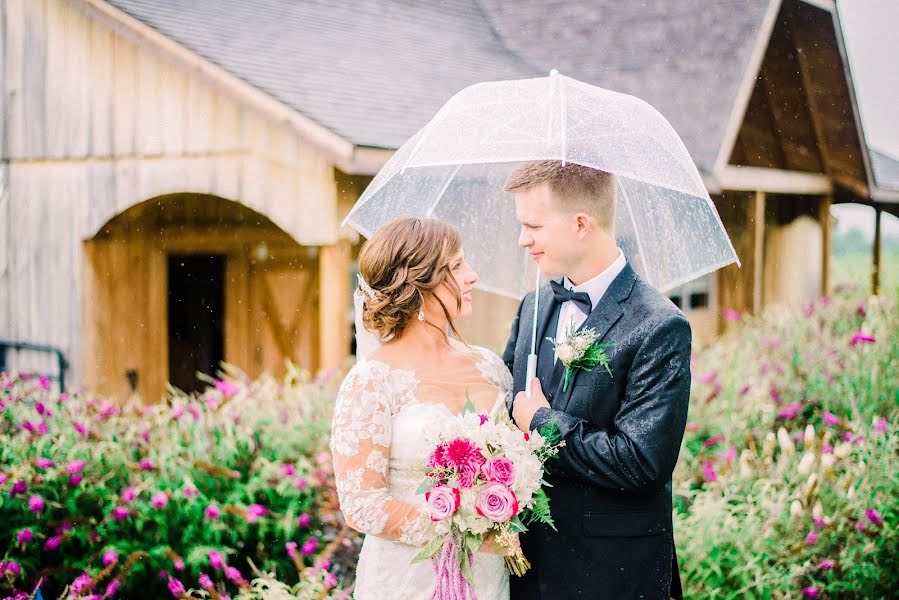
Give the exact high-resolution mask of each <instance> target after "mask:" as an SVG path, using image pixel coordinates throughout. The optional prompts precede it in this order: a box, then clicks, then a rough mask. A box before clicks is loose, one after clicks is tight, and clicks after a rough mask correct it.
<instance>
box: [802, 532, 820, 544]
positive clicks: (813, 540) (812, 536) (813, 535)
mask: <svg viewBox="0 0 899 600" xmlns="http://www.w3.org/2000/svg"><path fill="white" fill-rule="evenodd" d="M805 543H806V544H808V545H809V546H814V545H815V544H817V543H818V533H817V532H816V531H809V532H808V535H807V536H805Z"/></svg>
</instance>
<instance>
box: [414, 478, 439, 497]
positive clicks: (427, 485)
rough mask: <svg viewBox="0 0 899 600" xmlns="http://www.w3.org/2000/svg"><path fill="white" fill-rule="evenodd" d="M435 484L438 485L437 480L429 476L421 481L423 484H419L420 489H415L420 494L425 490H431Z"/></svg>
mask: <svg viewBox="0 0 899 600" xmlns="http://www.w3.org/2000/svg"><path fill="white" fill-rule="evenodd" d="M435 485H437V482H436V481H434V480H433V479H431V478H430V477H429V478H427V479H425V480H424V481H422V482H421V485H419V486H418V489H417V490H415V494H416V495H419V494H424V493H425V492H429V491H431V489H432V488H433V487H434V486H435Z"/></svg>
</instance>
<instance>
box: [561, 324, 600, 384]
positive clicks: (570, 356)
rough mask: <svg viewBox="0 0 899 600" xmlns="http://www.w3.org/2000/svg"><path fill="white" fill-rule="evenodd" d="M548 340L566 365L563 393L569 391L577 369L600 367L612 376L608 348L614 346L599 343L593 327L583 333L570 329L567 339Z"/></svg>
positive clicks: (587, 369)
mask: <svg viewBox="0 0 899 600" xmlns="http://www.w3.org/2000/svg"><path fill="white" fill-rule="evenodd" d="M546 339H547V340H549V341H550V342H552V344H553V346H555V348H556V356H557V357H558V359H559V360H561V361H562V364H564V365H565V381H564V383H563V384H562V391H563V392H567V391H568V384H569V383H570V382H571V376H572V374H573V373H574V370H575V369H582V370H584V371H589V370H591V369H593V368H594V367H595V366H596V365H600V366H602V367H603V368H605V370H606V371H607V372H608V373H609V377H611V376H612V370H611V369H610V368H609V356H608V355H607V354H606V348H608V347H609V346H611V345H612V344H611V343H605V344H600V343H599V342H597V341H596V331H595V330H594V329H593V328H592V327H591V328H589V329H583V330H581V331H574V330H572V329H569V330H568V333H567V334H566V335H565V337H564V338H559V339H558V340H554V339H552V338H546Z"/></svg>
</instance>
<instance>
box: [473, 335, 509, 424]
mask: <svg viewBox="0 0 899 600" xmlns="http://www.w3.org/2000/svg"><path fill="white" fill-rule="evenodd" d="M476 349H477V350H478V352H480V353H481V360H480V361H479V362H478V369H479V370H480V371H481V375H482V376H483V377H484V379H486V380H487V381H489V382H490V383H492V384H493V385H495V386H496V387H497V388H498V389H499V392H500V394H501V395H502V397H503V401H504V404H505V405H506V409H507V410H512V374H511V373H510V372H509V368H508V367H507V366H506V363H504V362H503V359H501V358H500V357H499V356H497V354H496V353H495V352H491V351H490V350H487V349H486V348H481V347H479V346H476Z"/></svg>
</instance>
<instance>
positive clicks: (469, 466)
mask: <svg viewBox="0 0 899 600" xmlns="http://www.w3.org/2000/svg"><path fill="white" fill-rule="evenodd" d="M436 437H437V439H433V440H428V441H429V443H433V445H434V449H433V451H432V452H431V454H430V456H429V457H428V460H427V464H425V465H423V466H422V472H423V477H424V480H423V481H422V484H421V485H420V486H419V488H418V492H417V493H419V494H424V495H425V499H426V502H427V506H428V511H429V513H430V517H431V520H432V521H434V522H435V530H436V535H435V536H434V538H433V539H432V540H431V541H430V542H429V543H428V544H427V545H426V546H425V547H424V549H423V550H422V551H421V552H420V553H419V554H418V555H417V556H416V557H415V559H414V560H415V561H420V560H425V559H428V558H430V559H432V560H433V562H434V568H435V572H436V574H437V577H436V580H437V583H436V587H435V590H434V595H433V596H432V599H433V600H440V599H443V598H467V597H471V596H473V594H472V593H471V583H472V576H471V564H472V556H473V553H474V552H476V551H477V550H478V548H480V546H481V544H482V543H483V542H484V539H485V538H486V536H487V535H488V534H492V535H493V536H494V539H495V540H496V543H497V544H498V545H500V546H501V547H504V548H506V549H508V550H509V551H510V552H512V551H513V550H514V551H515V552H514V554H512V555H511V556H507V557H506V566H507V567H508V568H509V570H510V571H511V572H513V573H515V574H516V575H523V574H524V572H525V571H527V569H529V568H530V563H528V561H527V559H526V558H525V557H524V554H522V552H521V549H520V548H518V546H517V540H516V534H518V533H520V532H523V531H526V530H527V526H528V525H530V524H532V523H536V522H540V523H545V524H547V525H549V526H550V527H553V528H555V526H554V524H553V520H552V517H551V515H550V510H549V498H548V497H547V495H546V492H545V491H544V489H543V485H545V482H544V481H543V471H544V463H545V462H546V460H547V459H549V458H550V457H552V456H555V455H556V454H557V453H558V451H559V448H560V447H561V446H562V445H563V444H564V442H562V441H560V438H559V433H558V427H557V426H555V424H550V425H547V426H545V427H543V428H542V429H541V430H540V432H536V431H535V432H532V433H531V434H527V433H522V432H521V431H520V430H519V429H518V428H517V427H515V425H514V424H513V423H512V422H511V421H510V420H509V419H508V418H494V417H491V416H488V415H485V414H479V413H477V412H476V411H475V409H474V406H472V405H471V403H470V402H469V403H467V404H466V408H465V411H464V412H463V414H461V415H459V416H457V417H455V418H454V419H452V420H451V421H449V422H448V424H447V426H446V427H444V428H443V429H442V430H441V431H440V433H439V434H438V435H437V436H436Z"/></svg>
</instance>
